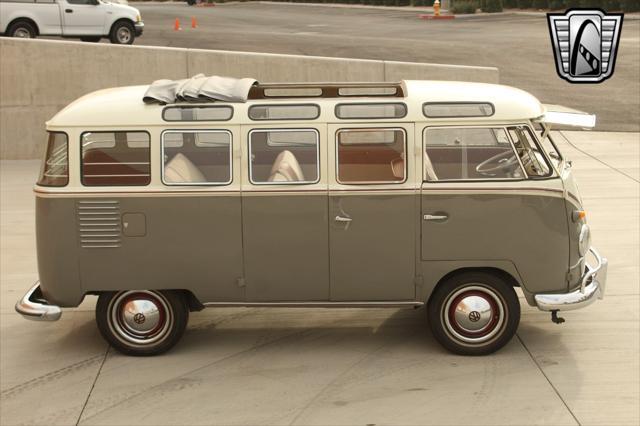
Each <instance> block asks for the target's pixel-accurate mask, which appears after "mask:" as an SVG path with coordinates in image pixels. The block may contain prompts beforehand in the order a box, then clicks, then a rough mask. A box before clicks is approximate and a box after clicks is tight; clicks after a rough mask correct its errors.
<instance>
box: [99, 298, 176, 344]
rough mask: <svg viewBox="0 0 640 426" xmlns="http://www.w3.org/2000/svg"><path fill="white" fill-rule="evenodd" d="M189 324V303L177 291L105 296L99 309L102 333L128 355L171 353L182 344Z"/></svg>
mask: <svg viewBox="0 0 640 426" xmlns="http://www.w3.org/2000/svg"><path fill="white" fill-rule="evenodd" d="M145 314H146V315H145ZM188 321H189V307H188V306H187V302H186V300H185V298H184V297H183V295H182V294H181V293H179V292H174V291H153V290H133V291H120V292H107V293H101V294H100V297H99V298H98V304H97V306H96V322H97V324H98V329H99V330H100V333H101V334H102V336H103V337H104V338H105V340H106V341H107V342H109V344H111V346H113V347H114V348H115V349H117V350H118V351H120V352H122V353H123V354H126V355H136V356H149V355H158V354H161V353H163V352H166V351H168V350H169V349H171V348H172V347H173V346H174V345H175V344H176V343H178V341H179V340H180V338H181V337H182V335H183V334H184V330H185V328H186V326H187V322H188Z"/></svg>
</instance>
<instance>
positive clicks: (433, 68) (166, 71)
mask: <svg viewBox="0 0 640 426" xmlns="http://www.w3.org/2000/svg"><path fill="white" fill-rule="evenodd" d="M198 73H204V74H207V75H214V74H216V75H226V76H232V77H253V78H256V79H257V80H258V81H261V82H278V81H286V82H296V81H299V82H304V81H398V80H401V79H441V80H445V79H446V80H465V81H480V82H489V83H496V82H498V70H497V68H487V67H465V66H456V65H437V64H419V63H407V62H390V61H372V60H361V59H342V58H323V57H314V56H294V55H275V54H263V53H247V52H227V51H218V50H196V49H178V48H165V47H147V46H114V45H109V44H104V43H101V44H89V43H82V42H73V41H57V40H56V41H52V40H21V39H9V38H0V159H30V158H39V157H40V156H41V154H42V150H43V146H44V145H43V143H44V140H45V134H44V123H45V121H47V120H48V119H50V118H51V117H52V116H53V115H54V114H55V113H56V112H57V111H59V110H60V109H62V108H63V107H64V106H65V105H67V104H69V103H70V102H71V101H73V100H74V99H77V98H78V97H80V96H82V95H84V94H86V93H89V92H92V91H94V90H98V89H103V88H107V87H116V86H127V85H133V84H146V83H150V82H152V81H153V80H157V79H160V78H171V79H179V78H185V77H188V76H191V75H194V74H198Z"/></svg>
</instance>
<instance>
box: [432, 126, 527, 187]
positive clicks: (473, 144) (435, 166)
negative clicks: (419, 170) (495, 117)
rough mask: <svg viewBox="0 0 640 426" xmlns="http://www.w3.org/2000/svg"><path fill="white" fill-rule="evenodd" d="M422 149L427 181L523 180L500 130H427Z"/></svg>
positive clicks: (511, 151)
mask: <svg viewBox="0 0 640 426" xmlns="http://www.w3.org/2000/svg"><path fill="white" fill-rule="evenodd" d="M424 145H425V155H424V166H425V176H426V178H427V179H428V180H432V181H433V180H473V179H480V180H486V179H522V178H523V177H524V174H523V173H522V168H521V166H520V163H519V162H518V158H517V156H516V155H515V153H514V151H513V147H512V146H511V143H510V142H509V137H508V136H507V133H506V132H505V130H504V129H503V128H501V127H495V128H487V127H477V128H473V127H446V128H427V129H426V131H425V132H424Z"/></svg>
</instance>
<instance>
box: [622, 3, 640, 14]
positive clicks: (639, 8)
mask: <svg viewBox="0 0 640 426" xmlns="http://www.w3.org/2000/svg"><path fill="white" fill-rule="evenodd" d="M620 9H622V11H623V12H640V1H638V0H620Z"/></svg>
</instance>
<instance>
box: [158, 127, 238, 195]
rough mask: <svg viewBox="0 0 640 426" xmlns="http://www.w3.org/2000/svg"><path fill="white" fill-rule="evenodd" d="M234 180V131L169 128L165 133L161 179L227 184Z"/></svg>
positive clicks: (183, 183)
mask: <svg viewBox="0 0 640 426" xmlns="http://www.w3.org/2000/svg"><path fill="white" fill-rule="evenodd" d="M231 180H232V174H231V133H229V132H228V131H226V130H211V131H173V130H170V131H166V132H164V133H163V134H162V182H164V183H165V184H166V185H227V184H229V183H231Z"/></svg>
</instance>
